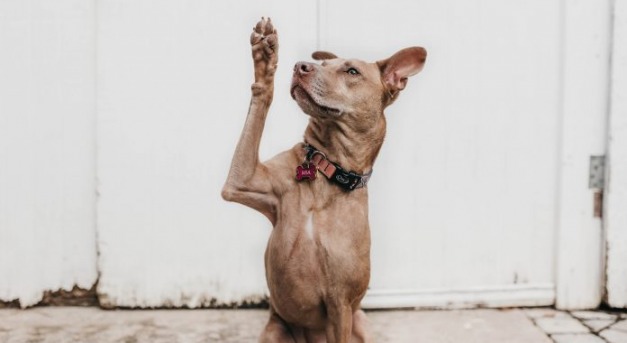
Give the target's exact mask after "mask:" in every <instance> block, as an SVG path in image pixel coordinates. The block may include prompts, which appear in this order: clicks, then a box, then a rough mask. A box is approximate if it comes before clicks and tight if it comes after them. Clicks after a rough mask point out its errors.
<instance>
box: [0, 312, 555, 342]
mask: <svg viewBox="0 0 627 343" xmlns="http://www.w3.org/2000/svg"><path fill="white" fill-rule="evenodd" d="M368 317H369V318H370V321H371V322H372V327H373V329H374V332H375V335H376V337H377V340H376V341H377V342H390V343H392V342H393V343H404V342H407V343H420V342H425V343H427V342H428V343H444V342H446V343H455V342H459V343H497V342H498V343H502V342H508V343H550V342H551V340H550V339H549V338H548V337H547V336H546V335H545V334H544V333H542V332H541V331H540V330H539V329H538V328H537V327H536V326H534V325H533V323H532V322H531V320H530V319H529V318H527V316H526V315H525V314H524V313H523V312H522V311H520V310H506V311H502V310H468V311H380V312H369V313H368ZM266 319H267V312H266V311H264V310H142V311H138V310H135V311H133V310H117V311H104V310H100V309H97V308H67V307H62V308H35V309H29V310H15V309H5V310H0V342H2V343H5V342H6V343H20V342H37V343H48V342H51V343H52V342H54V343H57V342H90V343H99V342H124V343H141V342H151V343H152V342H154V343H160V342H164V343H165V342H167V343H176V342H184V343H187V342H226V343H230V342H238V343H245V342H256V340H257V336H258V335H259V332H260V331H261V329H262V328H263V326H264V325H265V322H266Z"/></svg>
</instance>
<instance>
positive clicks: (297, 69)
mask: <svg viewBox="0 0 627 343" xmlns="http://www.w3.org/2000/svg"><path fill="white" fill-rule="evenodd" d="M313 70H314V65H313V63H309V62H298V63H296V65H295V66H294V73H298V74H300V75H305V74H309V73H311V72H312V71H313Z"/></svg>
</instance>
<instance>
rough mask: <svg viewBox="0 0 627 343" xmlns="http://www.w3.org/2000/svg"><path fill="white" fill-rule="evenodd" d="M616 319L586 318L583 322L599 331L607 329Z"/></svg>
mask: <svg viewBox="0 0 627 343" xmlns="http://www.w3.org/2000/svg"><path fill="white" fill-rule="evenodd" d="M615 322H616V320H614V319H590V320H584V321H583V323H584V325H585V326H587V327H589V328H590V330H592V332H599V331H602V330H604V329H607V328H608V327H609V326H610V325H612V324H614V323H615Z"/></svg>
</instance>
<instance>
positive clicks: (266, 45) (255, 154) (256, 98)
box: [222, 18, 279, 224]
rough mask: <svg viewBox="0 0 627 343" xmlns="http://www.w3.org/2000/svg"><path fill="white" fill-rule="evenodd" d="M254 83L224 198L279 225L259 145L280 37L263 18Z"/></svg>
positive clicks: (255, 42)
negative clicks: (252, 210)
mask: <svg viewBox="0 0 627 343" xmlns="http://www.w3.org/2000/svg"><path fill="white" fill-rule="evenodd" d="M250 43H251V45H252V54H253V61H254V65H255V83H254V84H253V85H252V99H251V101H250V107H249V109H248V116H247V118H246V123H245V124H244V129H243V131H242V134H241V136H240V140H239V143H238V144H237V148H236V149H235V154H234V156H233V161H232V162H231V169H230V171H229V176H228V178H227V180H226V183H225V185H224V188H223V189H222V197H223V198H224V199H225V200H228V201H235V202H239V203H241V204H244V205H246V206H249V207H252V208H254V209H256V210H258V211H259V212H261V213H263V214H264V215H265V216H266V217H268V219H270V221H271V222H272V223H273V224H274V223H275V222H276V206H277V198H276V196H275V195H274V194H273V187H272V182H271V180H270V175H269V172H268V169H267V168H266V166H265V165H264V164H262V163H260V162H259V142H260V140H261V134H262V132H263V128H264V125H265V122H266V116H267V114H268V109H269V108H270V104H271V103H272V96H273V93H274V73H275V71H276V67H277V62H278V57H277V54H278V46H279V45H278V36H277V33H276V30H275V29H274V28H273V26H272V23H271V21H270V19H265V18H262V19H261V21H259V23H257V25H256V26H255V28H253V33H252V35H251V36H250Z"/></svg>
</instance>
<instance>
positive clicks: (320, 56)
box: [311, 51, 337, 61]
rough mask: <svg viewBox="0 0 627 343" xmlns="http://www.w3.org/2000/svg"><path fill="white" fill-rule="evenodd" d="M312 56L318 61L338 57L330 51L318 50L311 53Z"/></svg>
mask: <svg viewBox="0 0 627 343" xmlns="http://www.w3.org/2000/svg"><path fill="white" fill-rule="evenodd" d="M311 57H312V58H313V59H314V60H316V61H324V60H332V59H334V58H337V56H335V54H333V53H330V52H328V51H316V52H314V53H313V54H311Z"/></svg>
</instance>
